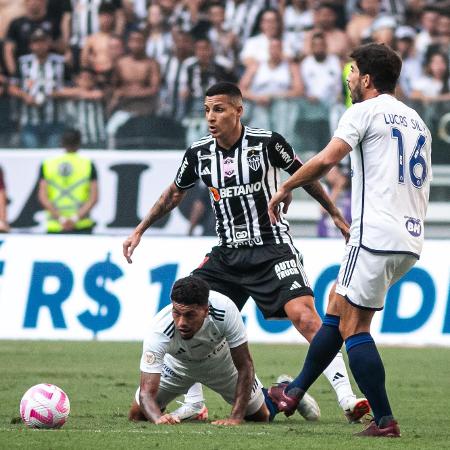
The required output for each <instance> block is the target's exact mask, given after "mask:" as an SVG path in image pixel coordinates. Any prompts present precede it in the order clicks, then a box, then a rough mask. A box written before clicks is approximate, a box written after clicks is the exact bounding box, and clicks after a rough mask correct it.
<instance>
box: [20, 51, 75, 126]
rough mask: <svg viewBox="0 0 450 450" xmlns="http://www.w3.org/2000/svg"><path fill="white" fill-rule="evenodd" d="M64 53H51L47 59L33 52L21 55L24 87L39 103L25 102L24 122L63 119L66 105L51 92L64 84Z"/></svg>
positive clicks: (35, 122) (33, 123)
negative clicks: (40, 59) (38, 56)
mask: <svg viewBox="0 0 450 450" xmlns="http://www.w3.org/2000/svg"><path fill="white" fill-rule="evenodd" d="M65 70H66V68H65V65H64V57H63V56H62V55H57V54H55V53H50V54H49V55H48V57H47V59H46V60H45V62H44V63H42V64H41V63H40V62H39V60H38V58H37V56H36V55H34V54H29V55H24V56H21V57H20V58H19V64H18V80H17V81H16V82H17V83H18V84H19V86H20V88H21V89H22V91H24V92H26V93H27V94H30V95H31V96H32V97H34V99H35V100H36V102H37V103H38V105H37V106H34V105H33V106H30V105H27V104H25V103H22V107H21V114H20V123H21V125H40V124H43V123H46V124H51V123H58V122H63V121H64V108H63V105H62V103H61V102H60V101H59V100H56V99H54V98H51V96H50V94H52V93H53V92H54V91H56V90H58V89H61V88H62V87H63V86H64V77H65Z"/></svg>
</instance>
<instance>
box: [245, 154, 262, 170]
mask: <svg viewBox="0 0 450 450" xmlns="http://www.w3.org/2000/svg"><path fill="white" fill-rule="evenodd" d="M247 162H248V165H249V166H250V168H251V169H252V170H254V171H255V172H256V171H257V170H258V169H259V168H260V167H261V156H260V154H259V152H258V153H253V152H252V153H251V154H250V155H248V156H247Z"/></svg>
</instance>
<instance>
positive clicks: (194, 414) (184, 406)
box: [170, 401, 208, 421]
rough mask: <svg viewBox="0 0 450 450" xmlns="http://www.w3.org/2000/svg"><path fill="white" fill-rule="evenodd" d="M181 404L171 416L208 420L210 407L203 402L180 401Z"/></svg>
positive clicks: (185, 419)
mask: <svg viewBox="0 0 450 450" xmlns="http://www.w3.org/2000/svg"><path fill="white" fill-rule="evenodd" d="M177 403H179V404H180V405H181V406H180V407H179V408H177V409H176V410H175V411H172V412H171V413H170V415H171V416H177V417H178V418H179V419H180V420H181V421H189V420H200V421H205V420H208V408H207V407H206V405H205V404H204V403H203V402H197V403H183V402H178V401H177Z"/></svg>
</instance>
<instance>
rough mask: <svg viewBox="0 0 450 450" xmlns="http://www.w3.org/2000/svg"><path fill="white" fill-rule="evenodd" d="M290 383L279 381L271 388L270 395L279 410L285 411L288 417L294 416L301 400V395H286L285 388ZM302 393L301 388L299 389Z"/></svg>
mask: <svg viewBox="0 0 450 450" xmlns="http://www.w3.org/2000/svg"><path fill="white" fill-rule="evenodd" d="M288 384H289V383H278V384H277V385H276V386H272V387H270V388H269V397H270V398H271V399H272V401H273V402H274V403H275V405H276V406H277V408H278V410H279V411H282V412H284V414H285V416H286V417H289V416H292V414H294V412H295V410H296V409H297V407H298V404H299V403H300V400H301V395H294V396H290V395H286V393H285V392H284V390H285V388H286V387H287V385H288ZM298 391H299V394H300V389H298Z"/></svg>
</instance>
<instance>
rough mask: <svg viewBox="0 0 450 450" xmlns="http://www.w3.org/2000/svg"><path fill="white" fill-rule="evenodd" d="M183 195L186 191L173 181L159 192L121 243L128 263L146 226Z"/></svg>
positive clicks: (174, 206)
mask: <svg viewBox="0 0 450 450" xmlns="http://www.w3.org/2000/svg"><path fill="white" fill-rule="evenodd" d="M185 195H186V192H185V191H182V190H181V189H179V188H178V187H177V186H176V185H175V183H172V184H171V185H170V186H169V187H168V188H167V189H166V190H165V191H164V192H163V193H162V194H161V196H160V197H159V199H158V200H157V201H156V203H155V204H154V205H153V206H152V207H151V208H150V211H149V212H148V213H147V214H146V216H145V217H144V218H143V219H142V221H141V222H140V223H139V225H138V226H137V227H136V228H135V229H134V231H133V232H132V233H131V234H130V236H128V237H127V238H126V239H125V241H124V242H123V244H122V247H123V256H124V257H125V258H126V260H127V261H128V263H129V264H131V263H132V262H133V261H132V260H131V255H132V254H133V252H134V249H135V248H136V247H137V246H138V245H139V242H140V241H141V237H142V235H143V234H144V232H145V230H147V228H149V227H150V226H151V225H152V224H153V223H155V222H156V221H157V220H158V219H161V218H162V217H164V216H165V215H166V214H167V213H169V212H170V211H172V209H174V208H176V207H177V206H178V205H179V204H180V203H181V201H182V200H183V198H184V196H185Z"/></svg>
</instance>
